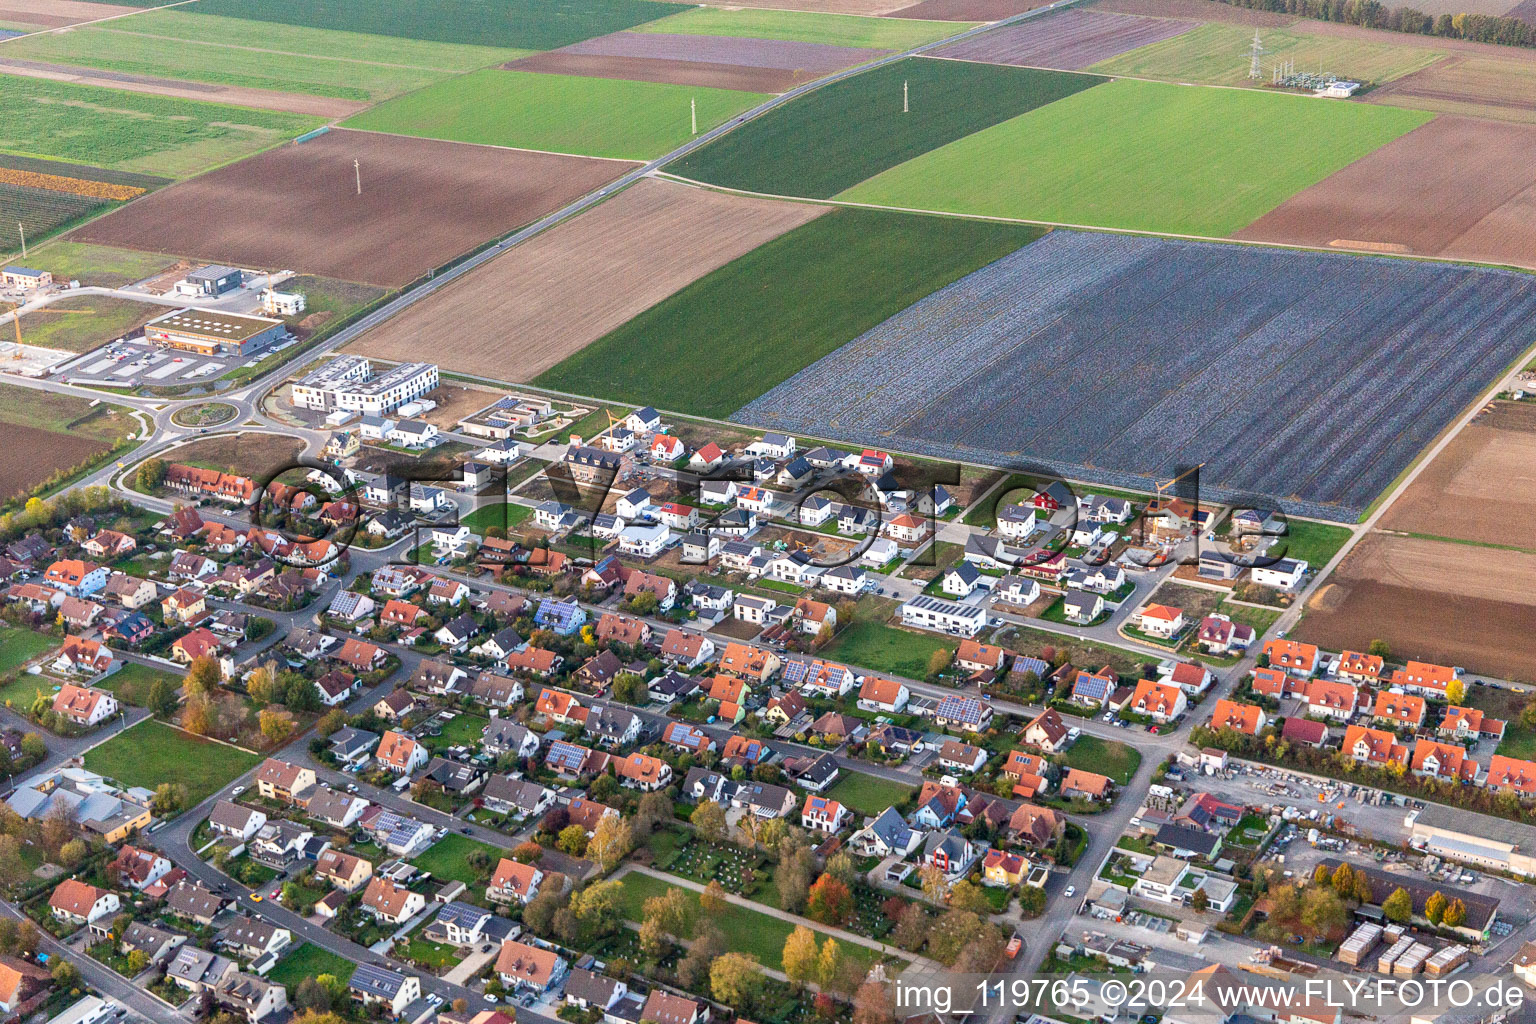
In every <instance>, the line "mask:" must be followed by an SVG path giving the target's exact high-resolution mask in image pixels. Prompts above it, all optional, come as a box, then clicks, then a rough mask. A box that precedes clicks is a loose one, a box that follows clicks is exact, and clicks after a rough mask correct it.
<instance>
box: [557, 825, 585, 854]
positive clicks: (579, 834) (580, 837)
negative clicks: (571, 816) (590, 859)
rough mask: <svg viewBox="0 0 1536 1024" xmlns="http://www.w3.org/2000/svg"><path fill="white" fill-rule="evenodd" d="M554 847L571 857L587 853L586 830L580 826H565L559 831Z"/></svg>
mask: <svg viewBox="0 0 1536 1024" xmlns="http://www.w3.org/2000/svg"><path fill="white" fill-rule="evenodd" d="M555 845H556V846H558V847H560V849H562V850H564V851H565V852H566V853H568V854H570V855H571V856H572V857H580V856H581V855H582V854H584V853H586V852H587V830H586V829H584V828H582V827H581V826H580V825H567V826H565V828H563V829H561V830H560V838H559V839H557V840H556V841H555Z"/></svg>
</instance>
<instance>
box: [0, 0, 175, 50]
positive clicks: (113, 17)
mask: <svg viewBox="0 0 1536 1024" xmlns="http://www.w3.org/2000/svg"><path fill="white" fill-rule="evenodd" d="M195 3H197V0H172V2H171V3H168V4H160V5H159V6H158V7H141V8H140V9H138V10H136V11H127V12H124V13H123V14H109V15H107V16H106V17H105V18H93V19H91V20H90V21H77V22H75V23H74V24H73V25H56V26H54V27H53V28H40V29H38V30H37V31H36V32H27V33H25V34H23V35H19V36H11V37H9V38H7V39H0V43H10V42H15V41H16V40H17V39H31V38H32V37H33V36H47V35H52V34H53V33H55V32H68V31H69V30H70V29H74V28H85V27H86V26H88V25H100V24H103V23H105V22H108V21H118V20H120V19H122V18H131V17H133V16H134V15H135V14H148V13H149V12H150V11H164V10H167V9H168V8H171V7H183V6H185V5H187V4H195Z"/></svg>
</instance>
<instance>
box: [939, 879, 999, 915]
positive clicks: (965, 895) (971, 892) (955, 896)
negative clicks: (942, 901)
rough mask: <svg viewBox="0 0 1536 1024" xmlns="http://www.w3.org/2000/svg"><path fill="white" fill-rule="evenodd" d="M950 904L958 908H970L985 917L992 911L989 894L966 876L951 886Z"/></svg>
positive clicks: (972, 911)
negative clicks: (988, 898)
mask: <svg viewBox="0 0 1536 1024" xmlns="http://www.w3.org/2000/svg"><path fill="white" fill-rule="evenodd" d="M949 905H950V906H951V907H954V908H955V909H956V910H969V911H970V912H971V913H973V914H980V915H982V916H983V917H985V916H986V915H988V914H990V913H991V912H992V904H991V903H990V902H989V901H988V900H987V894H986V893H984V892H982V891H981V886H979V885H977V884H976V883H975V882H972V881H970V880H969V879H964V878H962V879H961V880H960V881H958V882H956V883H955V884H954V886H953V887H951V888H950V890H949Z"/></svg>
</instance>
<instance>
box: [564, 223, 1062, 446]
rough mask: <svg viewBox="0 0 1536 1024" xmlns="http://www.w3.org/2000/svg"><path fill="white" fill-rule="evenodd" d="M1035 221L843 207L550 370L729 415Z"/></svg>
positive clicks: (611, 390) (594, 388) (1023, 236)
mask: <svg viewBox="0 0 1536 1024" xmlns="http://www.w3.org/2000/svg"><path fill="white" fill-rule="evenodd" d="M1037 237H1038V234H1037V233H1036V232H1035V230H1034V229H1029V228H1021V227H1019V226H1017V225H1007V224H988V223H983V222H978V221H964V220H956V219H952V218H940V217H914V216H906V215H901V214H888V213H884V212H879V211H869V210H855V209H840V210H834V211H832V212H831V213H828V214H826V215H825V216H823V217H819V218H817V219H816V220H814V221H811V222H810V223H809V224H806V225H804V226H803V227H800V228H797V229H795V230H794V231H790V232H788V233H787V234H784V235H781V236H779V237H778V238H776V239H774V240H773V241H771V242H769V243H768V244H767V245H763V246H760V247H758V248H757V249H754V250H753V251H752V252H750V253H748V254H746V255H745V256H742V257H741V258H739V259H737V260H734V261H733V262H731V263H728V264H726V265H725V266H724V267H721V268H720V269H719V270H716V271H714V272H713V273H710V274H708V275H706V276H704V277H703V278H701V279H699V280H698V281H695V282H694V283H693V284H691V285H689V286H688V287H686V288H684V289H683V290H682V291H679V292H677V293H675V294H673V295H672V296H670V297H668V298H667V299H666V300H664V301H662V302H660V303H657V304H656V305H654V306H652V307H651V308H650V309H648V310H646V311H645V312H644V313H641V314H640V315H639V316H637V317H635V318H634V319H633V320H631V321H629V323H627V324H625V325H624V326H622V327H620V328H618V329H617V330H615V331H613V332H611V333H609V334H608V335H606V336H605V337H603V338H600V339H598V340H597V341H596V342H594V343H593V344H591V345H588V346H587V347H586V348H585V349H583V350H582V351H580V352H578V353H576V354H575V355H573V356H571V357H569V358H567V359H566V360H564V361H563V362H561V363H559V364H558V365H556V366H554V367H553V368H551V369H549V370H547V371H546V372H544V373H543V374H541V375H540V376H539V377H538V378H537V383H538V384H540V385H542V386H545V387H550V388H554V389H557V390H562V391H569V392H571V393H574V394H581V395H603V396H610V397H613V398H618V399H622V400H626V401H634V402H636V403H640V402H653V403H655V404H656V405H657V406H659V407H662V408H667V409H676V410H680V411H684V412H693V413H698V414H702V415H707V416H715V417H725V416H728V415H730V414H731V413H732V412H733V411H735V410H736V409H738V408H740V407H741V406H742V405H744V404H745V403H747V402H749V401H751V400H752V399H753V398H756V397H757V396H758V395H760V394H762V393H763V392H764V391H767V390H768V389H769V388H771V387H773V386H774V385H776V384H779V383H780V382H782V381H784V380H786V379H787V378H789V377H791V376H793V375H794V374H795V373H796V372H798V371H799V370H800V369H801V368H802V367H804V366H807V365H809V364H810V363H812V362H814V361H815V360H817V359H820V358H821V357H822V356H824V355H826V354H827V353H829V352H831V351H833V350H834V349H836V348H837V347H838V346H840V345H842V344H844V343H845V342H848V341H850V340H852V339H853V338H856V337H858V336H859V335H860V334H862V333H863V332H864V331H866V330H868V329H869V328H871V327H874V326H875V325H876V324H879V323H880V322H881V321H883V320H885V319H886V318H887V317H889V316H891V315H893V314H895V313H897V312H899V311H900V310H902V309H905V308H906V307H907V306H910V305H911V304H912V303H914V302H916V301H917V300H918V299H921V298H923V297H924V296H925V295H928V294H930V293H931V292H934V291H936V290H938V289H939V288H942V287H944V286H945V285H947V284H950V283H951V282H953V281H955V280H957V279H959V278H961V277H963V276H965V275H966V274H968V273H970V272H971V271H973V270H976V269H977V268H979V267H982V266H985V265H986V264H988V263H991V262H992V261H993V260H996V259H999V258H1000V257H1002V256H1004V255H1006V254H1008V253H1009V252H1012V251H1013V250H1014V249H1017V248H1019V247H1020V246H1022V245H1024V244H1026V243H1028V242H1031V241H1033V240H1034V239H1035V238H1037Z"/></svg>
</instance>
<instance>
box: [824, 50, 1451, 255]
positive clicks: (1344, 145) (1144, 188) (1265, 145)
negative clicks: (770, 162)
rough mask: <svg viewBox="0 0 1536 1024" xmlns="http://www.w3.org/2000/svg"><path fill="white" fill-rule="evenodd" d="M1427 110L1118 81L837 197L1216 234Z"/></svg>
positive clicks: (1406, 127)
mask: <svg viewBox="0 0 1536 1024" xmlns="http://www.w3.org/2000/svg"><path fill="white" fill-rule="evenodd" d="M1431 116H1432V115H1429V114H1423V113H1419V112H1417V111H1412V110H1399V109H1395V108H1388V107H1376V106H1366V105H1364V104H1339V103H1323V102H1320V101H1318V100H1316V99H1313V98H1311V97H1306V98H1302V97H1292V96H1277V95H1262V94H1260V93H1257V92H1246V91H1242V90H1235V89H1192V88H1184V87H1181V86H1177V85H1164V84H1162V83H1157V82H1136V81H1129V80H1125V79H1121V80H1117V81H1114V82H1111V83H1109V84H1108V85H1104V86H1100V87H1099V88H1097V89H1089V90H1087V91H1086V92H1080V93H1078V94H1077V95H1075V96H1069V97H1067V98H1066V99H1064V100H1061V101H1059V102H1057V103H1053V104H1051V105H1050V106H1048V107H1042V108H1040V109H1038V110H1034V111H1031V112H1030V113H1028V114H1025V115H1023V116H1021V117H1016V118H1014V119H1013V120H1011V121H1006V122H1004V123H1002V124H1000V125H997V126H995V127H993V128H988V129H986V130H985V131H980V132H977V133H976V134H975V135H971V136H969V137H967V138H964V139H961V140H959V141H958V142H953V143H950V144H949V145H948V146H945V147H944V148H942V149H939V150H935V151H934V152H932V153H929V154H927V155H925V156H921V157H918V158H917V159H916V160H910V161H908V162H907V163H905V164H902V165H901V166H900V167H893V168H892V169H890V170H889V171H886V172H885V173H883V174H880V175H878V176H876V177H874V178H872V179H870V180H869V181H866V182H864V183H863V184H860V185H858V186H856V187H854V188H851V189H849V190H848V191H847V192H844V193H843V194H842V196H841V197H840V198H843V199H847V200H851V201H854V202H864V203H874V204H877V205H882V206H896V207H902V208H909V209H920V210H943V211H946V212H951V213H965V214H975V215H984V216H996V217H1019V218H1025V219H1029V220H1040V221H1048V222H1051V223H1057V224H1078V225H1091V226H1096V227H1107V228H1132V229H1142V230H1150V231H1165V232H1171V233H1186V234H1196V235H1209V236H1224V235H1229V234H1231V233H1232V232H1234V231H1237V230H1238V229H1239V228H1241V227H1243V226H1244V225H1246V224H1249V223H1251V222H1252V221H1253V220H1254V219H1256V218H1257V217H1259V216H1260V215H1262V214H1264V213H1266V212H1268V211H1269V210H1271V209H1273V208H1274V207H1276V206H1278V205H1279V204H1280V203H1281V202H1283V201H1285V200H1286V199H1288V198H1290V197H1291V196H1292V195H1294V194H1295V193H1297V192H1299V191H1301V190H1302V189H1304V188H1306V187H1307V186H1309V185H1312V184H1315V183H1316V182H1318V181H1321V180H1322V179H1324V178H1326V177H1327V176H1328V175H1330V174H1332V173H1333V172H1334V171H1337V170H1339V169H1340V168H1342V167H1344V166H1346V165H1347V164H1350V163H1353V162H1354V161H1355V160H1358V159H1359V158H1361V157H1363V156H1365V155H1366V154H1368V153H1370V152H1371V151H1373V150H1375V149H1377V148H1379V147H1381V146H1382V145H1385V144H1386V143H1388V142H1390V141H1392V140H1393V139H1395V138H1397V137H1398V136H1399V135H1402V134H1404V133H1406V132H1408V131H1411V130H1413V129H1414V128H1417V127H1418V126H1419V125H1421V124H1423V123H1424V122H1425V121H1427V120H1429V118H1430V117H1431ZM1277 154H1283V156H1277Z"/></svg>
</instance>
